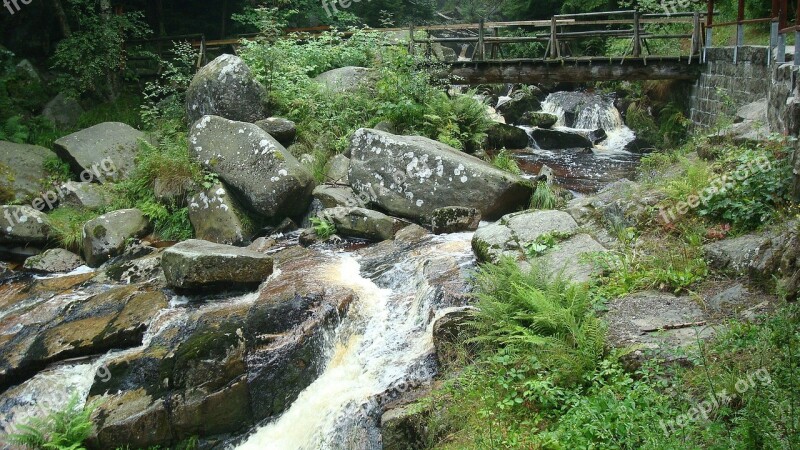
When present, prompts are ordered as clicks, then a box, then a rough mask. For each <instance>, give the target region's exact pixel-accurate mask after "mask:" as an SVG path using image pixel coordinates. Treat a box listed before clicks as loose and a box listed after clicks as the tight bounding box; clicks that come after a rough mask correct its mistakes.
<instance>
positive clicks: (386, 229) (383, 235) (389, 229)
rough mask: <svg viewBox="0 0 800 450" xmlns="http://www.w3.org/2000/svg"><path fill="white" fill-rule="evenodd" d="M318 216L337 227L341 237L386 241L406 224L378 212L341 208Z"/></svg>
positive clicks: (323, 212) (326, 211)
mask: <svg viewBox="0 0 800 450" xmlns="http://www.w3.org/2000/svg"><path fill="white" fill-rule="evenodd" d="M318 216H319V217H320V218H322V219H324V220H326V221H328V222H329V223H332V224H333V225H334V226H336V233H337V234H339V235H340V236H346V237H354V238H361V239H367V240H369V241H378V242H379V241H385V240H388V239H392V238H393V237H394V235H395V233H397V231H398V230H400V228H403V227H404V226H405V225H406V224H405V223H403V222H401V221H399V220H397V219H395V218H394V217H389V216H387V215H386V214H383V213H380V212H378V211H372V210H369V209H364V208H352V207H344V206H339V207H336V208H330V209H324V210H322V211H321V212H320V213H319V214H318Z"/></svg>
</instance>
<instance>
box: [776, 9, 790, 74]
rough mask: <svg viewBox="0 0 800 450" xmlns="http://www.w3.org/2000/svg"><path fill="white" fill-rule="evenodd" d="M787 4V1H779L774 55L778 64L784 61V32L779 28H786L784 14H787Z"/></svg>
mask: <svg viewBox="0 0 800 450" xmlns="http://www.w3.org/2000/svg"><path fill="white" fill-rule="evenodd" d="M788 6H789V2H788V1H782V2H781V3H780V9H779V10H778V50H777V52H778V54H777V55H776V56H777V59H776V61H777V62H778V64H783V63H785V62H786V33H784V32H782V31H780V30H783V29H784V28H786V15H787V14H788V12H787V11H786V8H788Z"/></svg>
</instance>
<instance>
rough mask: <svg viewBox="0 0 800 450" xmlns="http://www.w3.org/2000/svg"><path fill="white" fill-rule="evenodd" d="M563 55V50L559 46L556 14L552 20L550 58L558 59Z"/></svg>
mask: <svg viewBox="0 0 800 450" xmlns="http://www.w3.org/2000/svg"><path fill="white" fill-rule="evenodd" d="M559 56H561V50H560V49H559V48H558V28H557V27H556V16H553V18H552V19H551V21H550V59H556V58H558V57H559Z"/></svg>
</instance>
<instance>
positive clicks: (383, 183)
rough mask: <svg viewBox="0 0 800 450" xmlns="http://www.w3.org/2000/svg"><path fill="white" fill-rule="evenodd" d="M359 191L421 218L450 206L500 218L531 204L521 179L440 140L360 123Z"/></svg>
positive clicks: (356, 148)
mask: <svg viewBox="0 0 800 450" xmlns="http://www.w3.org/2000/svg"><path fill="white" fill-rule="evenodd" d="M350 152H351V154H352V158H351V161H350V172H349V178H350V183H351V185H352V186H353V189H354V190H355V191H356V193H357V194H358V195H359V196H360V197H362V198H366V199H367V200H368V201H369V203H370V204H371V205H375V206H378V207H379V208H380V209H381V210H384V211H386V212H388V213H390V214H393V215H396V216H399V217H405V218H409V219H412V220H415V221H419V220H421V219H422V218H424V217H425V216H427V215H429V214H431V213H433V212H434V211H435V210H437V209H439V208H443V207H447V206H463V207H468V208H475V209H477V210H479V211H480V212H481V215H482V216H483V217H486V218H488V219H490V220H491V219H496V218H498V217H500V216H502V215H503V214H506V213H509V212H512V211H515V210H517V209H518V208H520V207H522V206H523V205H525V204H527V202H528V201H529V200H530V196H531V193H532V187H531V186H530V184H528V183H527V182H526V181H525V180H523V179H522V178H520V177H518V176H515V175H512V174H510V173H507V172H504V171H502V170H500V169H497V168H496V167H494V166H492V165H491V164H489V163H487V162H485V161H482V160H480V159H478V158H475V157H472V156H470V155H467V154H464V153H462V152H460V151H458V150H456V149H454V148H452V147H448V146H447V145H444V144H442V143H440V142H436V141H433V140H431V139H426V138H423V137H419V136H398V135H394V134H389V133H385V132H382V131H377V130H372V129H367V128H362V129H360V130H358V131H357V132H355V133H354V134H353V136H352V137H351V139H350Z"/></svg>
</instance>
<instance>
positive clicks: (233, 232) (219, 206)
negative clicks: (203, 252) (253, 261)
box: [189, 183, 252, 245]
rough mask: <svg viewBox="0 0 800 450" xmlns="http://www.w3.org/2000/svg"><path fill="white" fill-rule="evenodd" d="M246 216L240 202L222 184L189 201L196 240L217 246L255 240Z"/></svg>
mask: <svg viewBox="0 0 800 450" xmlns="http://www.w3.org/2000/svg"><path fill="white" fill-rule="evenodd" d="M243 217H246V214H245V213H244V211H242V210H241V208H240V207H239V204H238V202H236V200H235V199H234V198H233V197H231V195H230V194H229V193H228V190H227V189H225V186H224V185H223V184H222V183H217V184H215V185H213V186H211V187H210V188H209V189H207V190H205V191H203V192H199V193H197V194H195V195H194V196H193V197H192V198H191V199H189V221H190V222H191V223H192V227H193V228H194V232H195V237H197V239H202V240H204V241H210V242H214V243H217V244H228V245H241V244H244V243H245V242H247V241H249V240H250V238H251V237H252V230H250V229H249V228H251V227H246V226H245V223H247V221H246V220H245V222H243V221H242V218H243Z"/></svg>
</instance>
